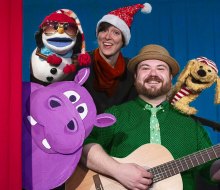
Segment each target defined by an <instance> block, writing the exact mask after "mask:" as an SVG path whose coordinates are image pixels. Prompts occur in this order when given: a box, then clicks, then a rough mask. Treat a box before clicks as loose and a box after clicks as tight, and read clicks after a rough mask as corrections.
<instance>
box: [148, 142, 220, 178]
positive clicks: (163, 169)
mask: <svg viewBox="0 0 220 190" xmlns="http://www.w3.org/2000/svg"><path fill="white" fill-rule="evenodd" d="M219 157H220V144H217V145H214V146H212V147H210V148H207V149H204V150H201V151H199V152H196V153H193V154H190V155H188V156H185V157H182V158H180V159H177V160H172V161H170V162H167V163H165V164H161V165H159V166H156V167H153V168H150V169H148V171H149V172H151V173H152V174H153V175H154V178H153V182H158V181H161V180H163V179H166V178H168V177H171V176H174V175H176V174H179V173H181V172H183V171H186V170H189V169H191V168H193V167H196V166H199V165H201V164H204V163H206V162H208V161H211V160H214V159H216V158H219Z"/></svg>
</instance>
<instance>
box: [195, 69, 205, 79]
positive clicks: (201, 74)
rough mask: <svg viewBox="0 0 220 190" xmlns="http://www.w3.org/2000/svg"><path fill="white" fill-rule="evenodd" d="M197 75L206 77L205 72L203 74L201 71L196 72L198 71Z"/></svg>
mask: <svg viewBox="0 0 220 190" xmlns="http://www.w3.org/2000/svg"><path fill="white" fill-rule="evenodd" d="M197 74H198V75H199V76H200V77H204V76H206V72H205V71H204V70H203V69H200V70H198V71H197Z"/></svg>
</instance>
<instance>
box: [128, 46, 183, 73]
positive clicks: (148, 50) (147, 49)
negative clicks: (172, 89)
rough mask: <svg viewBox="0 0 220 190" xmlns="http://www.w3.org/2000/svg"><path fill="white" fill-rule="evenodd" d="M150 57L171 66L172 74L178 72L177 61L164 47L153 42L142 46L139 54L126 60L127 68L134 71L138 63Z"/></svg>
mask: <svg viewBox="0 0 220 190" xmlns="http://www.w3.org/2000/svg"><path fill="white" fill-rule="evenodd" d="M151 59H157V60H161V61H164V62H165V63H167V64H168V65H169V66H170V68H171V73H172V75H173V76H175V75H176V74H177V73H178V72H179V69H180V67H179V64H178V62H177V61H176V60H175V59H174V58H172V57H171V56H170V54H169V52H168V51H167V50H166V49H165V48H164V47H162V46H159V45H155V44H150V45H147V46H144V47H143V48H142V49H141V50H140V52H139V54H138V55H137V56H135V57H134V58H132V59H131V60H130V61H129V62H128V70H129V71H131V72H134V71H135V68H136V65H137V64H138V63H140V62H142V61H144V60H151Z"/></svg>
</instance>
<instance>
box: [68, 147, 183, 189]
mask: <svg viewBox="0 0 220 190" xmlns="http://www.w3.org/2000/svg"><path fill="white" fill-rule="evenodd" d="M114 159H116V160H118V161H119V162H121V163H136V164H138V165H140V166H143V167H144V168H145V169H148V168H153V167H155V166H158V165H160V164H163V163H166V162H169V161H171V160H173V156H172V155H171V154H170V152H169V151H168V150H167V149H166V148H165V147H163V146H161V145H159V144H145V145H142V146H141V147H139V148H138V149H136V150H135V151H134V152H132V153H131V154H130V155H128V156H127V157H125V158H114ZM94 176H95V177H97V176H98V177H99V178H100V180H101V184H102V187H103V188H101V187H100V188H99V190H125V189H126V188H125V187H124V186H122V185H121V184H120V183H118V182H117V181H115V180H113V179H110V178H109V177H105V176H103V175H100V174H97V173H95V172H93V171H91V170H88V169H87V168H85V167H83V166H82V165H80V164H79V165H78V167H77V169H76V170H75V172H74V173H73V174H72V176H71V177H70V178H69V179H68V180H67V182H66V190H75V189H76V190H97V188H96V187H95V182H94V179H93V177H94ZM161 189H163V190H182V189H183V185H182V178H181V175H180V174H177V175H174V176H172V177H169V178H166V179H163V180H162V181H159V182H156V183H154V184H153V186H152V187H151V190H161Z"/></svg>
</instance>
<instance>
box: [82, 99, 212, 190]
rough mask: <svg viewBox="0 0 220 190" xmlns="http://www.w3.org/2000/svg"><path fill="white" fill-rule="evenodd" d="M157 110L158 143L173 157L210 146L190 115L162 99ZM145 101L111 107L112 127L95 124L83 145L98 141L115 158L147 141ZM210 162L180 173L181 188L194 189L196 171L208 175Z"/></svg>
mask: <svg viewBox="0 0 220 190" xmlns="http://www.w3.org/2000/svg"><path fill="white" fill-rule="evenodd" d="M161 105H162V107H163V108H162V109H161V110H159V111H158V112H157V118H158V120H159V124H160V133H161V144H162V145H163V146H164V147H166V148H167V149H168V150H169V151H170V153H171V154H172V155H173V157H174V159H177V158H180V157H183V156H186V155H188V154H191V153H194V152H197V151H199V150H201V149H204V148H207V147H210V146H211V141H210V139H209V137H208V134H207V133H206V132H205V130H204V129H203V127H202V126H200V124H199V123H197V122H196V121H194V120H193V119H192V118H191V117H189V116H186V115H183V114H181V113H180V112H178V111H177V110H175V109H174V108H173V106H172V105H170V104H169V103H168V102H163V103H162V104H161ZM145 106H146V102H144V101H143V100H142V99H140V98H137V99H135V100H134V101H129V102H127V103H124V104H121V105H119V106H113V107H111V108H110V109H108V110H107V112H108V113H111V114H113V115H115V117H116V118H117V121H116V123H115V124H114V125H113V126H110V127H107V128H102V129H100V128H97V127H95V128H94V129H93V131H92V133H91V134H90V136H89V137H88V138H87V139H86V140H85V144H88V143H98V144H100V145H101V146H102V147H103V148H104V149H105V151H106V152H107V153H108V154H109V155H111V156H114V157H120V158H123V157H125V156H127V155H129V154H130V153H132V152H133V151H134V150H135V149H137V148H138V147H140V146H141V145H143V144H146V143H149V142H150V127H149V123H150V115H151V113H150V111H149V110H146V109H144V107H145ZM209 166H210V163H209V164H205V165H203V166H200V167H197V168H195V169H191V170H189V171H186V172H183V173H181V175H182V179H183V185H184V190H195V174H196V172H197V171H201V172H202V173H203V174H204V176H205V177H206V178H209Z"/></svg>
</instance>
